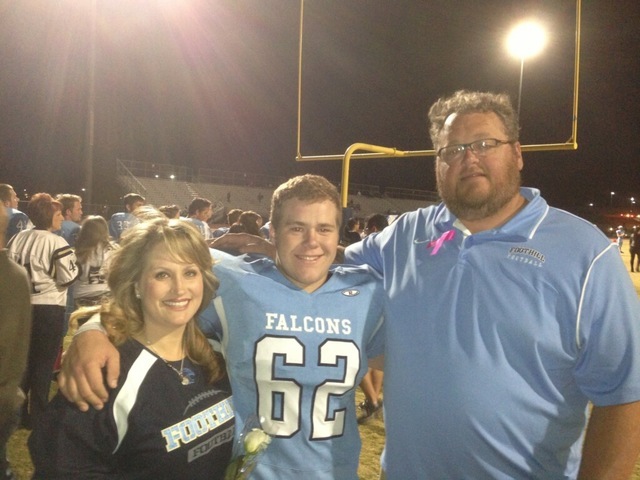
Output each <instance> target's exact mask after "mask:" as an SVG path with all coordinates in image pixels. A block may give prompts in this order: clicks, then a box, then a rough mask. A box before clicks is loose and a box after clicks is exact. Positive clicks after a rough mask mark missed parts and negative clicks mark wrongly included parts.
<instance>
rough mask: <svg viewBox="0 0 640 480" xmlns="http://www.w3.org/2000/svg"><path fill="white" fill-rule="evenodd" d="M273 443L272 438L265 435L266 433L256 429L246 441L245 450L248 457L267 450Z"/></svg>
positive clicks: (249, 434)
mask: <svg viewBox="0 0 640 480" xmlns="http://www.w3.org/2000/svg"><path fill="white" fill-rule="evenodd" d="M269 442H271V437H270V436H269V435H267V434H266V433H264V431H262V430H260V429H259V428H254V429H253V430H251V431H250V432H249V433H247V436H246V437H245V439H244V450H245V452H246V453H247V454H248V455H251V454H252V453H257V452H259V451H260V450H263V449H265V448H267V445H269Z"/></svg>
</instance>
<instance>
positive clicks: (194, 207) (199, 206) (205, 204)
mask: <svg viewBox="0 0 640 480" xmlns="http://www.w3.org/2000/svg"><path fill="white" fill-rule="evenodd" d="M210 206H211V200H207V199H206V198H200V197H197V198H194V199H193V200H191V203H190V204H189V209H188V212H187V213H188V215H189V216H191V215H195V214H196V213H198V212H199V211H201V210H204V209H205V208H209V207H210Z"/></svg>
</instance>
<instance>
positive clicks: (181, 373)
mask: <svg viewBox="0 0 640 480" xmlns="http://www.w3.org/2000/svg"><path fill="white" fill-rule="evenodd" d="M144 339H145V341H146V342H147V347H149V350H151V351H152V352H153V353H155V354H156V357H158V358H159V359H160V360H162V361H163V362H164V364H165V365H166V366H167V367H169V368H170V369H171V370H173V371H174V372H176V373H177V374H178V376H179V377H180V383H182V385H189V383H191V381H190V380H189V377H187V376H186V375H185V374H184V370H183V367H184V340H183V341H182V360H181V361H180V370H178V369H177V368H176V367H174V366H173V365H171V364H170V363H169V362H168V361H167V360H165V359H164V358H163V357H162V355H160V354H159V353H158V352H157V351H156V349H155V348H153V347H152V346H151V342H150V341H149V339H148V338H147V337H146V335H145V337H144Z"/></svg>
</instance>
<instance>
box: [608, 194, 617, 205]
mask: <svg viewBox="0 0 640 480" xmlns="http://www.w3.org/2000/svg"><path fill="white" fill-rule="evenodd" d="M615 194H616V192H611V196H610V197H609V205H610V206H612V207H613V196H614V195H615Z"/></svg>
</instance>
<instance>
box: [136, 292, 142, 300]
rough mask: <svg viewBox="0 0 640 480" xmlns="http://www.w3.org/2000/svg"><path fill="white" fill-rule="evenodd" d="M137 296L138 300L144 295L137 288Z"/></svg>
mask: <svg viewBox="0 0 640 480" xmlns="http://www.w3.org/2000/svg"><path fill="white" fill-rule="evenodd" d="M136 298H137V299H138V300H140V299H141V298H142V296H141V295H140V292H139V291H137V290H136Z"/></svg>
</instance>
